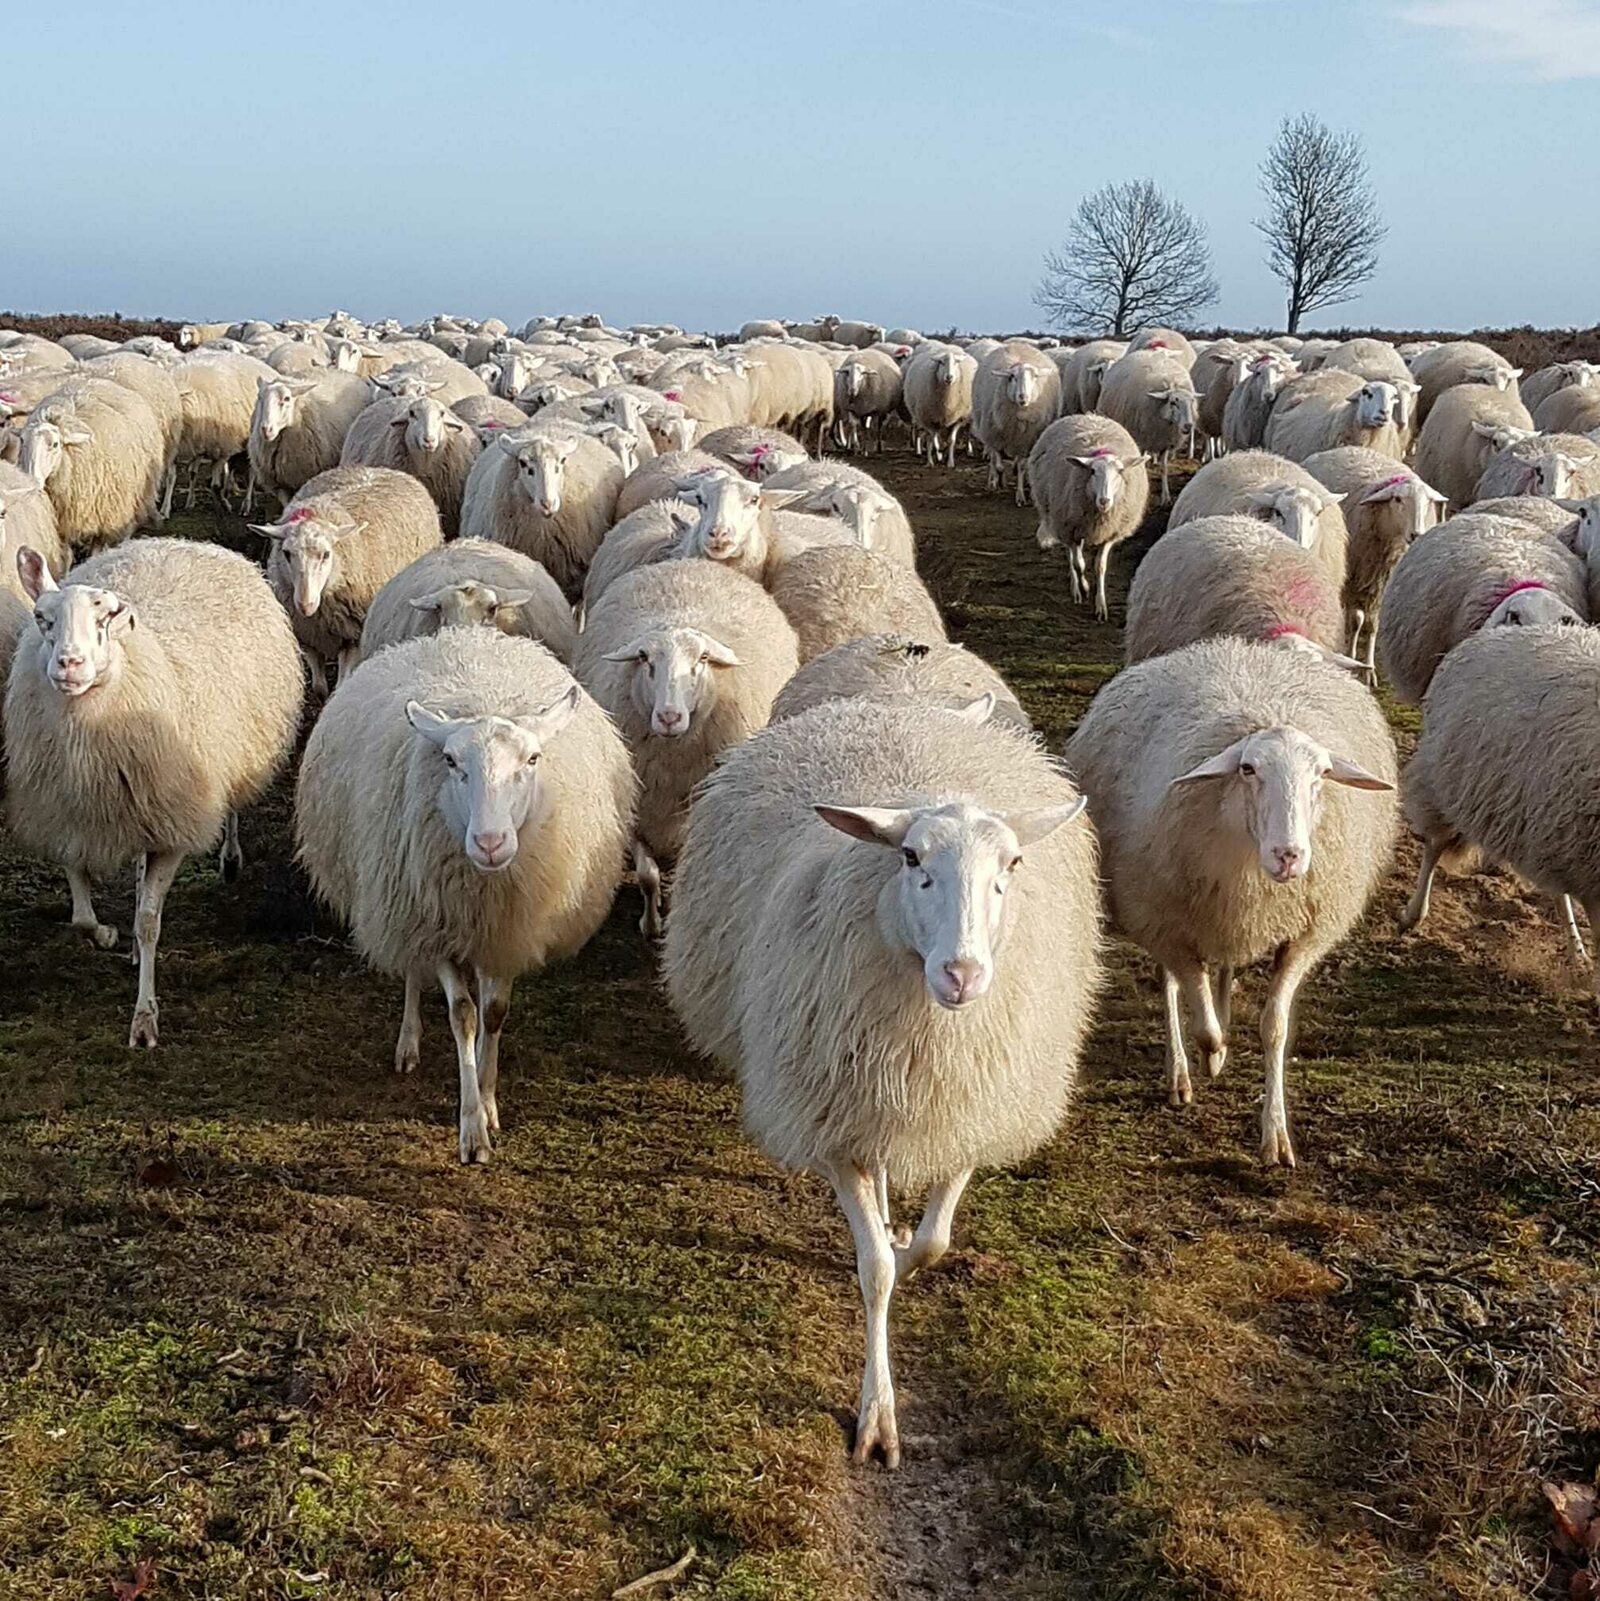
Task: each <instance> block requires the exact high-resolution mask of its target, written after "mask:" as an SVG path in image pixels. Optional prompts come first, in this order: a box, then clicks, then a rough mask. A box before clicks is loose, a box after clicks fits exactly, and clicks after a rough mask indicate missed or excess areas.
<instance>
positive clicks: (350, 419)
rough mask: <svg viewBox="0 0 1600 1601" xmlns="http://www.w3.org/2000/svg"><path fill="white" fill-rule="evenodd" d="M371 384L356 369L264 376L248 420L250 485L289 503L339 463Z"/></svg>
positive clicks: (249, 496)
mask: <svg viewBox="0 0 1600 1601" xmlns="http://www.w3.org/2000/svg"><path fill="white" fill-rule="evenodd" d="M371 399H372V389H371V386H370V385H369V384H368V383H367V381H366V379H365V378H358V377H356V376H355V374H354V373H348V372H333V371H329V372H326V373H324V374H323V375H322V376H320V377H317V378H283V377H279V378H273V379H271V380H270V381H268V380H265V379H263V380H262V383H261V385H260V389H259V391H258V393H257V396H256V409H255V414H254V416H253V417H252V418H251V420H250V441H249V454H250V489H249V492H248V494H247V496H246V502H247V504H248V503H249V502H250V501H251V500H253V499H254V495H255V491H256V489H258V488H260V489H264V490H266V491H267V492H268V493H269V494H274V495H276V496H277V497H278V498H279V500H280V501H282V502H285V503H287V501H288V499H289V497H290V496H291V495H295V494H298V493H299V491H300V490H301V489H302V488H303V487H304V486H305V485H306V484H307V483H309V482H310V481H311V480H312V479H313V478H315V477H316V476H317V474H318V473H325V472H327V471H328V469H329V468H330V467H337V466H338V465H339V458H340V454H341V452H342V451H343V449H344V441H345V435H346V434H348V433H349V432H350V429H351V427H352V426H353V424H354V423H355V420H356V419H357V418H358V417H359V416H360V415H361V413H362V412H363V411H365V410H366V409H367V405H368V403H369V402H370V401H371Z"/></svg>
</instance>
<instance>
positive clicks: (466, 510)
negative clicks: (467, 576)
mask: <svg viewBox="0 0 1600 1601" xmlns="http://www.w3.org/2000/svg"><path fill="white" fill-rule="evenodd" d="M495 446H496V448H495V449H491V450H485V451H484V452H483V453H482V455H480V456H479V457H478V459H477V461H476V462H474V463H473V467H472V471H471V473H470V474H469V475H468V477H467V488H466V493H465V495H464V496H463V498H462V503H461V533H462V535H463V537H465V538H468V539H497V540H499V541H500V543H501V544H502V545H510V546H511V547H512V549H513V550H520V551H521V552H522V553H523V555H525V556H532V557H533V558H534V560H535V561H538V562H542V563H543V564H544V566H545V568H546V569H547V570H548V571H549V574H550V576H551V577H552V578H553V579H555V581H556V582H557V583H558V584H560V586H561V589H562V592H563V593H564V594H565V595H566V596H567V598H568V599H569V600H576V599H577V597H578V595H579V593H580V592H581V590H582V588H583V572H584V568H586V567H587V566H588V565H589V560H590V558H591V557H592V556H593V555H594V553H595V551H596V549H597V548H598V547H599V544H600V541H601V539H602V538H604V537H605V532H606V530H607V529H608V528H609V527H610V526H611V525H612V523H613V522H614V521H615V520H616V515H617V496H618V492H619V491H620V490H621V488H622V484H623V479H624V477H625V476H626V475H625V474H624V473H623V470H622V465H621V463H620V462H619V461H618V460H617V458H616V456H614V455H613V454H612V452H611V451H609V450H608V449H607V448H606V447H605V446H604V445H603V444H601V443H600V441H599V440H597V439H591V438H590V437H589V436H588V435H587V434H585V433H583V432H581V431H580V430H578V429H575V428H573V427H572V426H571V425H570V424H567V423H560V422H554V423H548V424H545V423H538V422H534V423H530V424H528V425H527V426H526V427H524V428H521V429H519V430H517V431H516V432H515V433H505V434H500V435H498V436H497V437H496V439H495ZM657 460H660V458H659V457H658V458H657ZM652 465H653V464H652Z"/></svg>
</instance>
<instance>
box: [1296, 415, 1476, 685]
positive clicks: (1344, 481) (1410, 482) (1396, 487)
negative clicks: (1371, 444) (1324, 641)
mask: <svg viewBox="0 0 1600 1601" xmlns="http://www.w3.org/2000/svg"><path fill="white" fill-rule="evenodd" d="M1301 465H1302V466H1303V467H1304V468H1305V470H1306V471H1307V472H1308V473H1310V474H1311V476H1312V477H1313V478H1315V479H1316V480H1317V482H1318V483H1319V484H1321V485H1322V486H1323V488H1325V489H1330V490H1332V491H1334V492H1335V493H1336V494H1338V495H1340V496H1342V497H1343V498H1342V499H1341V501H1340V503H1339V509H1340V511H1341V513H1342V514H1343V516H1344V526H1345V532H1346V534H1347V535H1348V536H1349V538H1348V542H1347V544H1346V546H1345V575H1344V607H1345V624H1346V627H1347V629H1348V631H1349V638H1348V642H1347V645H1346V648H1347V649H1348V650H1349V652H1350V654H1351V655H1352V656H1360V654H1361V651H1360V646H1361V639H1362V635H1363V634H1365V635H1366V641H1367V654H1366V657H1365V661H1366V665H1367V670H1368V672H1369V673H1372V672H1375V671H1376V663H1375V659H1374V656H1373V652H1374V651H1375V650H1376V649H1377V642H1378V608H1379V606H1380V604H1381V603H1382V599H1383V590H1384V586H1385V585H1386V584H1387V583H1388V582H1389V575H1390V573H1392V572H1393V571H1394V568H1395V563H1396V562H1398V561H1399V560H1400V558H1401V556H1403V555H1404V554H1405V552H1406V549H1407V548H1408V547H1409V546H1410V545H1411V544H1412V542H1413V541H1414V540H1417V539H1419V538H1421V536H1422V535H1423V534H1425V533H1427V531H1428V530H1429V529H1430V528H1432V527H1433V526H1434V524H1435V523H1437V522H1438V521H1439V517H1440V515H1441V513H1440V508H1441V507H1442V506H1443V505H1444V503H1445V497H1444V496H1443V495H1441V494H1440V493H1439V491H1438V490H1437V489H1433V488H1431V487H1430V486H1429V485H1427V484H1425V483H1423V481H1422V480H1421V479H1420V478H1419V477H1418V476H1417V475H1416V474H1415V473H1414V472H1412V471H1411V470H1410V469H1409V468H1407V467H1402V466H1401V465H1400V464H1399V463H1398V462H1397V461H1395V460H1394V458H1393V457H1391V456H1385V455H1383V454H1382V453H1381V452H1379V451H1376V450H1365V449H1363V448H1362V447H1360V446H1359V445H1347V446H1343V447H1341V448H1340V449H1337V450H1325V451H1321V452H1319V453H1318V454H1317V455H1315V456H1308V457H1306V459H1305V461H1304V462H1303V463H1302V464H1301Z"/></svg>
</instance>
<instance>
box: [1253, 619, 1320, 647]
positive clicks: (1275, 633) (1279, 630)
mask: <svg viewBox="0 0 1600 1601" xmlns="http://www.w3.org/2000/svg"><path fill="white" fill-rule="evenodd" d="M1291 634H1292V635H1294V636H1295V638H1297V639H1309V638H1310V637H1311V636H1310V635H1309V634H1307V633H1306V631H1305V629H1303V628H1297V627H1296V626H1295V625H1294V624H1293V623H1277V624H1275V625H1274V626H1273V627H1271V628H1269V629H1268V630H1267V631H1266V633H1264V634H1263V635H1262V636H1261V638H1262V641H1263V643H1265V644H1268V645H1270V644H1271V643H1272V642H1273V641H1274V640H1277V639H1284V638H1286V637H1287V636H1289V635H1291Z"/></svg>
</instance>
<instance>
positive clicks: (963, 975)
mask: <svg viewBox="0 0 1600 1601" xmlns="http://www.w3.org/2000/svg"><path fill="white" fill-rule="evenodd" d="M943 972H944V976H945V979H946V981H947V985H948V992H947V997H946V998H947V999H948V1000H950V1001H951V1002H953V1003H954V1004H956V1005H958V1006H959V1005H960V1004H961V1003H962V1002H964V1001H970V1000H972V999H974V998H975V997H977V996H979V995H981V994H982V993H983V991H984V988H985V985H984V972H983V964H982V963H981V962H976V961H974V960H973V959H972V958H971V957H970V956H958V957H956V958H955V960H954V961H949V962H946V963H945V964H944V968H943Z"/></svg>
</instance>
